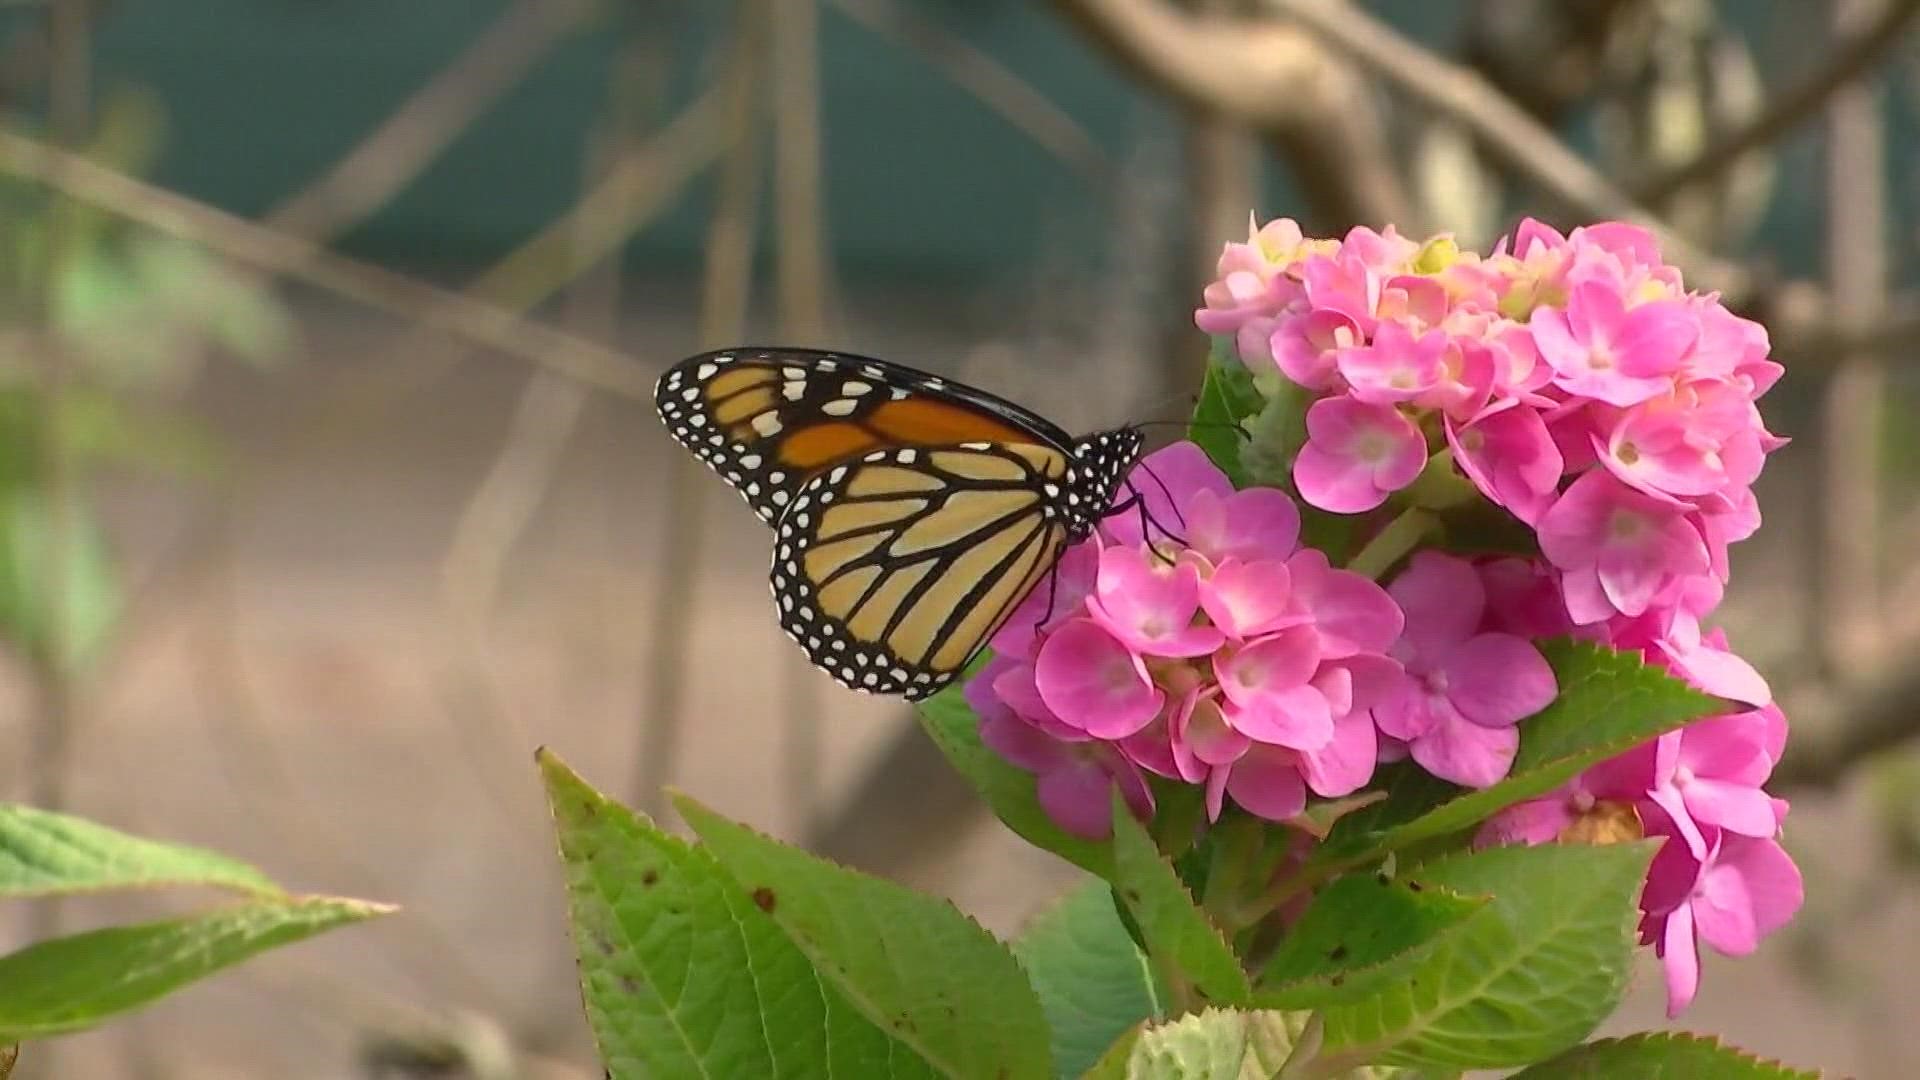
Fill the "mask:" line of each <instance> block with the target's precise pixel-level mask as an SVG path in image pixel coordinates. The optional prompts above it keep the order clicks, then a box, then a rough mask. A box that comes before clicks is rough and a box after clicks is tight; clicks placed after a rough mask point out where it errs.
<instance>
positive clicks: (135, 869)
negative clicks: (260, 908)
mask: <svg viewBox="0 0 1920 1080" xmlns="http://www.w3.org/2000/svg"><path fill="white" fill-rule="evenodd" d="M174 885H205V886H211V887H213V888H219V889H233V890H236V891H239V892H244V893H256V894H263V895H278V894H279V893H280V888H279V886H277V885H275V884H274V883H273V882H272V881H270V880H268V879H267V877H266V876H265V875H264V874H262V873H260V871H258V870H255V869H254V868H253V867H251V866H248V865H247V864H245V863H243V862H240V861H239V860H237V859H230V858H228V857H226V856H225V855H220V854H216V853H214V852H211V851H204V850H201V849H200V848H194V847H186V846H184V845H179V844H166V843H160V842H158V841H154V840H143V839H140V838H139V837H134V836H128V835H127V834H125V833H122V832H117V831H115V830H113V829H109V828H107V827H106V826H105V825H96V824H94V823H93V822H91V821H88V820H86V819H85V818H78V817H73V816H71V815H68V814H56V813H53V812H51V811H48V810H36V809H34V808H33V807H30V806H18V805H12V804H6V805H0V898H6V897H27V896H58V895H67V894H73V893H93V892H105V891H108V890H112V889H142V888H156V887H163V886H174Z"/></svg>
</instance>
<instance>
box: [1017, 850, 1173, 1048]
mask: <svg viewBox="0 0 1920 1080" xmlns="http://www.w3.org/2000/svg"><path fill="white" fill-rule="evenodd" d="M1013 954H1014V956H1016V957H1018V958H1019V960H1020V964H1021V966H1022V967H1024V968H1026V969H1027V978H1029V979H1031V980H1032V981H1033V989H1034V991H1035V992H1036V993H1038V994H1039V995H1040V1007H1041V1009H1043V1010H1045V1012H1046V1016H1047V1025H1048V1027H1050V1028H1051V1029H1052V1031H1053V1066H1054V1070H1055V1071H1056V1072H1057V1073H1058V1074H1059V1075H1061V1076H1078V1075H1080V1073H1081V1072H1083V1071H1084V1070H1086V1069H1088V1068H1090V1067H1092V1065H1093V1063H1094V1061H1095V1059H1097V1058H1099V1057H1100V1055H1101V1052H1102V1051H1104V1050H1106V1049H1107V1047H1109V1046H1111V1045H1112V1044H1113V1042H1114V1040H1116V1039H1118V1038H1119V1037H1120V1036H1121V1035H1123V1034H1125V1033H1126V1031H1127V1030H1128V1029H1129V1028H1132V1027H1134V1026H1136V1025H1138V1024H1139V1023H1140V1022H1141V1021H1142V1020H1146V1019H1148V1018H1149V1017H1152V1016H1154V1015H1155V1014H1156V1013H1157V1012H1158V1011H1159V1009H1158V1006H1157V1004H1156V1003H1155V1001H1154V997H1153V976H1152V973H1151V971H1150V970H1149V969H1148V967H1147V958H1146V957H1145V956H1144V955H1143V954H1142V953H1141V952H1140V950H1139V949H1138V948H1136V947H1135V946H1134V944H1133V939H1132V938H1130V937H1128V936H1127V930H1126V927H1124V926H1122V925H1121V924H1120V917H1119V915H1117V914H1116V913H1115V912H1114V909H1113V894H1112V892H1111V890H1109V889H1108V888H1107V884H1106V882H1104V881H1089V882H1087V883H1086V884H1084V885H1081V886H1080V887H1079V888H1076V889H1074V890H1073V891H1072V892H1070V893H1068V894H1067V895H1066V896H1065V897H1064V898H1062V899H1061V900H1060V901H1059V902H1058V903H1056V904H1055V905H1053V906H1052V907H1051V908H1048V909H1047V910H1046V911H1044V912H1042V913H1041V914H1040V915H1039V916H1038V917H1036V918H1035V919H1034V920H1033V921H1032V922H1030V923H1028V924H1027V927H1026V929H1025V930H1023V931H1021V933H1020V936H1019V937H1018V938H1016V939H1015V940H1014V942H1013Z"/></svg>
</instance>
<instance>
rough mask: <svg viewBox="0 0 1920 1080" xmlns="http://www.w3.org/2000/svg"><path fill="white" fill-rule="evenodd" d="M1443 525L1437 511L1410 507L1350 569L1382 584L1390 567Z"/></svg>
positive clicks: (1348, 563) (1354, 560)
mask: <svg viewBox="0 0 1920 1080" xmlns="http://www.w3.org/2000/svg"><path fill="white" fill-rule="evenodd" d="M1439 524H1440V518H1439V516H1438V515H1436V514H1435V513H1434V512H1433V511H1431V510H1427V509H1424V508H1422V507H1418V506H1409V507H1407V508H1406V509H1405V510H1402V511H1401V512H1400V516H1399V517H1397V518H1394V519H1393V520H1392V521H1390V522H1388V523H1387V527H1386V528H1384V529H1381V530H1380V532H1379V534H1378V535H1376V536H1375V537H1374V538H1373V539H1371V540H1369V541H1367V546H1366V547H1363V548H1361V549H1360V552H1359V554H1357V555H1355V556H1354V557H1353V558H1352V559H1350V560H1348V562H1347V569H1349V570H1351V571H1353V572H1354V573H1356V574H1360V575H1362V576H1364V577H1367V578H1369V579H1372V580H1374V581H1378V580H1379V579H1380V575H1381V574H1384V573H1386V572H1387V568H1388V567H1390V566H1392V565H1393V564H1394V563H1397V562H1399V561H1400V558H1401V556H1403V555H1405V554H1406V553H1407V552H1409V551H1412V550H1413V549H1414V546H1415V545H1417V544H1418V543H1420V541H1421V540H1423V539H1425V538H1426V535H1427V534H1428V533H1429V532H1432V531H1433V529H1434V528H1435V527H1436V526H1438V525H1439Z"/></svg>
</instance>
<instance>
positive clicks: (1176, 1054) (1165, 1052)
mask: <svg viewBox="0 0 1920 1080" xmlns="http://www.w3.org/2000/svg"><path fill="white" fill-rule="evenodd" d="M1303 1024H1304V1020H1303V1019H1302V1018H1301V1017H1300V1016H1298V1015H1292V1016H1290V1015H1288V1014H1285V1013H1278V1012H1266V1011H1260V1012H1242V1011H1237V1010H1231V1009H1208V1010H1206V1011H1205V1012H1200V1013H1194V1014H1192V1015H1189V1016H1184V1017H1181V1018H1180V1019H1178V1020H1175V1021H1173V1022H1171V1023H1167V1024H1161V1025H1159V1026H1157V1027H1149V1028H1143V1029H1141V1030H1139V1031H1134V1032H1130V1033H1129V1034H1128V1035H1127V1037H1125V1038H1123V1039H1122V1040H1120V1041H1119V1042H1117V1043H1115V1044H1114V1046H1113V1048H1112V1049H1111V1050H1109V1051H1108V1052H1107V1054H1106V1055H1104V1056H1103V1057H1102V1058H1101V1059H1100V1061H1099V1063H1098V1064H1096V1065H1095V1066H1094V1067H1093V1068H1092V1069H1091V1070H1089V1071H1088V1072H1087V1074H1086V1078H1085V1080H1266V1078H1268V1077H1271V1076H1273V1075H1274V1074H1275V1073H1276V1072H1278V1071H1279V1069H1280V1067H1281V1066H1282V1065H1284V1064H1286V1061H1287V1058H1288V1056H1289V1055H1290V1054H1292V1052H1293V1047H1294V1043H1295V1041H1296V1040H1297V1039H1298V1038H1299V1036H1300V1030H1301V1027H1302V1026H1303Z"/></svg>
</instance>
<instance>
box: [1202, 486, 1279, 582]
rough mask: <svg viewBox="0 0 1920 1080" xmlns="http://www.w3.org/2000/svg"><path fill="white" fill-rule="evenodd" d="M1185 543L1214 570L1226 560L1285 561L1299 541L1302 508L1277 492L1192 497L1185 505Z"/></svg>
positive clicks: (1204, 493) (1257, 490)
mask: <svg viewBox="0 0 1920 1080" xmlns="http://www.w3.org/2000/svg"><path fill="white" fill-rule="evenodd" d="M1186 524H1187V540H1188V542H1189V543H1190V544H1191V545H1192V546H1193V548H1194V550H1196V551H1198V552H1200V553H1201V554H1202V555H1205V556H1206V557H1207V559H1208V560H1209V561H1210V562H1213V563H1215V564H1216V565H1217V564H1219V563H1222V562H1225V561H1226V560H1228V559H1238V560H1240V561H1241V562H1247V563H1251V562H1259V561H1263V560H1267V559H1284V558H1286V557H1287V556H1289V555H1291V554H1293V552H1294V549H1295V548H1297V547H1299V541H1300V508H1299V507H1297V506H1295V505H1294V504H1293V499H1292V498H1290V497H1289V496H1288V495H1287V493H1286V492H1284V491H1281V490H1279V489H1278V488H1266V487H1256V488H1248V489H1246V490H1245V491H1236V492H1233V493H1231V494H1229V495H1224V496H1220V495H1216V494H1215V493H1214V492H1213V491H1211V490H1203V491H1199V492H1196V493H1194V495H1193V497H1192V498H1191V499H1190V500H1189V501H1188V506H1187V523H1186Z"/></svg>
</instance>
